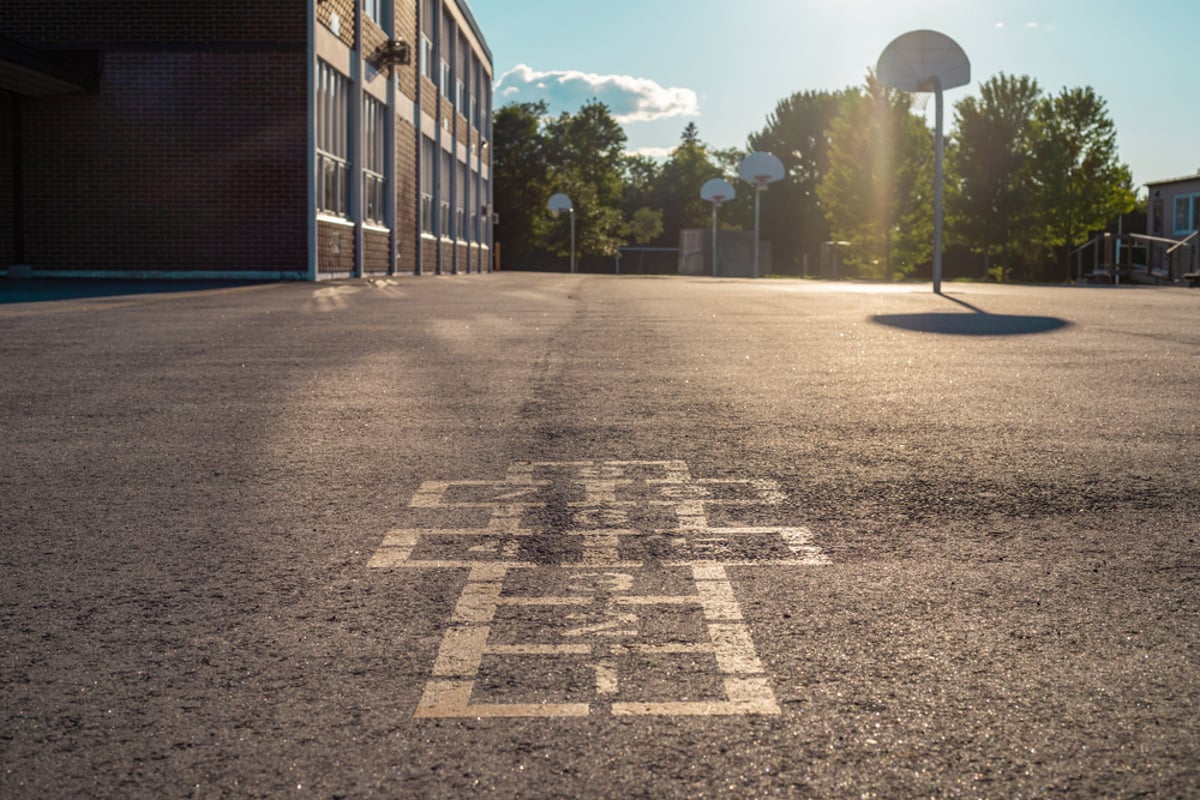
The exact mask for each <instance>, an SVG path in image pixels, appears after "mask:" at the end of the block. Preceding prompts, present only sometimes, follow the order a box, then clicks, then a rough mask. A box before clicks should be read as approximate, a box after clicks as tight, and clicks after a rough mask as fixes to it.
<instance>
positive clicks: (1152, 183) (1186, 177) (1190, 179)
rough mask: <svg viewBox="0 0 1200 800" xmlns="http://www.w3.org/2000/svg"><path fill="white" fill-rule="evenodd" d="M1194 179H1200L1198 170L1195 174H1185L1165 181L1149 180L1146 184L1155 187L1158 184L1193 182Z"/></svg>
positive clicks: (1168, 184)
mask: <svg viewBox="0 0 1200 800" xmlns="http://www.w3.org/2000/svg"><path fill="white" fill-rule="evenodd" d="M1193 181H1200V172H1197V173H1196V174H1194V175H1184V176H1182V177H1179V178H1167V179H1166V180H1163V181H1148V182H1147V183H1146V185H1147V186H1149V187H1151V188H1154V187H1156V186H1170V185H1172V184H1176V183H1192V182H1193Z"/></svg>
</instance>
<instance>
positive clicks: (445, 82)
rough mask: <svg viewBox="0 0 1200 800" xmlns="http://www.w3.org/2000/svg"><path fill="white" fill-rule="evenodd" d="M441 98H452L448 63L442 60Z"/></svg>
mask: <svg viewBox="0 0 1200 800" xmlns="http://www.w3.org/2000/svg"><path fill="white" fill-rule="evenodd" d="M442 97H445V98H446V99H447V100H449V99H451V98H452V97H453V95H451V94H450V62H448V61H447V60H446V59H444V58H443V59H442Z"/></svg>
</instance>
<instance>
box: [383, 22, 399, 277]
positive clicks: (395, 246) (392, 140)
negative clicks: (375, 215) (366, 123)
mask: <svg viewBox="0 0 1200 800" xmlns="http://www.w3.org/2000/svg"><path fill="white" fill-rule="evenodd" d="M387 36H388V39H394V38H396V9H395V4H392V9H391V12H390V13H389V14H388V27H387ZM399 69H400V67H399V65H396V64H393V65H391V66H390V67H389V68H388V86H387V119H386V121H385V122H384V134H383V174H384V187H385V191H384V193H383V218H384V220H385V222H384V224H385V225H387V226H388V230H389V231H391V233H389V234H388V261H387V274H388V275H395V274H396V255H397V251H398V250H399V249H400V231H399V228H398V227H397V225H396V105H397V101H398V99H399V98H398V95H399V92H397V91H396V84H397V82H399V80H400V76H399V74H398V70H399Z"/></svg>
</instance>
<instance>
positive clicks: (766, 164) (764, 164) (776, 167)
mask: <svg viewBox="0 0 1200 800" xmlns="http://www.w3.org/2000/svg"><path fill="white" fill-rule="evenodd" d="M783 174H784V170H783V162H782V161H780V160H779V159H778V158H776V157H775V156H773V155H771V154H770V153H763V152H757V153H751V154H750V155H748V156H746V157H745V158H743V159H742V163H741V164H739V165H738V177H740V178H741V179H742V180H744V181H745V182H746V183H754V184H758V185H759V186H765V185H767V184H768V183H774V182H775V181H779V180H783Z"/></svg>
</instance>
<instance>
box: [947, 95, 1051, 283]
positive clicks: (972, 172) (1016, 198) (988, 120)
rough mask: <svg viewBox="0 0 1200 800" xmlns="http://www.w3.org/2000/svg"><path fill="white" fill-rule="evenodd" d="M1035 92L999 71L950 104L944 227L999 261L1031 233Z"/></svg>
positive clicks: (1033, 237) (1017, 252)
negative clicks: (952, 110) (951, 124)
mask: <svg viewBox="0 0 1200 800" xmlns="http://www.w3.org/2000/svg"><path fill="white" fill-rule="evenodd" d="M1040 92H1041V90H1040V89H1039V88H1038V84H1037V81H1035V80H1033V79H1032V78H1030V77H1028V76H1022V77H1012V76H1008V75H1005V74H1004V73H1000V74H999V75H997V76H995V77H993V78H991V79H990V80H988V81H987V82H985V83H983V84H982V85H981V86H980V87H979V98H978V99H976V98H974V97H968V98H966V99H965V100H963V101H961V102H960V103H958V105H957V106H956V107H955V116H956V119H955V130H954V133H953V134H952V136H951V140H950V141H951V142H952V144H953V147H952V148H951V150H950V151H949V152H948V153H947V166H948V170H947V177H948V180H947V183H948V186H947V195H946V201H947V202H946V206H947V211H948V214H947V217H948V223H949V225H948V227H949V233H950V235H951V237H952V238H954V239H956V240H957V241H961V242H963V243H965V244H967V245H968V246H969V247H970V248H971V249H973V250H975V251H977V252H981V253H984V254H987V255H989V256H1001V257H1003V258H1004V259H1005V260H1006V261H1008V260H1010V259H1011V258H1014V257H1016V258H1020V257H1030V256H1031V255H1032V254H1033V252H1034V249H1035V246H1036V242H1037V240H1038V225H1037V212H1036V209H1035V207H1034V194H1033V183H1032V181H1031V168H1032V159H1033V149H1034V143H1035V139H1034V125H1033V118H1034V113H1035V111H1036V110H1037V106H1038V102H1039V97H1040ZM1000 277H1004V273H1003V272H1001V273H1000Z"/></svg>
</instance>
